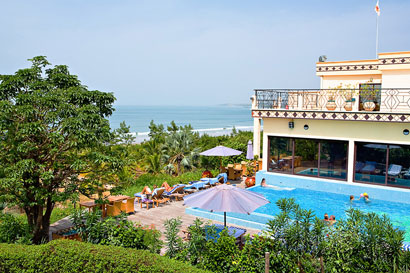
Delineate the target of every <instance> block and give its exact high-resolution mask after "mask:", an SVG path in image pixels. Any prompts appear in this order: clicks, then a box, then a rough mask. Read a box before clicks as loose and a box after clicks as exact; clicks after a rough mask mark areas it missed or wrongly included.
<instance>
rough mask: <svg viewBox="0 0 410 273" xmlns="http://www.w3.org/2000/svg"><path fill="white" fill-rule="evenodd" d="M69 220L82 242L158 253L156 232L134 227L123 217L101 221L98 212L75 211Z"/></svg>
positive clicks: (159, 242) (159, 244)
mask: <svg viewBox="0 0 410 273" xmlns="http://www.w3.org/2000/svg"><path fill="white" fill-rule="evenodd" d="M71 219H72V221H73V223H74V226H75V228H76V229H77V230H78V231H79V232H80V235H81V238H82V240H83V241H84V242H89V243H93V244H100V245H112V246H121V247H125V248H136V249H145V250H149V251H151V252H153V253H159V251H160V250H161V247H162V241H161V240H160V239H159V238H160V236H161V233H160V232H159V231H158V230H151V229H145V228H143V227H141V226H135V224H134V223H133V222H131V221H128V220H127V218H126V217H125V216H124V217H123V216H119V217H116V218H112V217H107V218H104V219H102V218H101V214H100V213H99V212H95V213H88V212H82V211H81V210H78V211H75V212H74V213H73V214H72V216H71Z"/></svg>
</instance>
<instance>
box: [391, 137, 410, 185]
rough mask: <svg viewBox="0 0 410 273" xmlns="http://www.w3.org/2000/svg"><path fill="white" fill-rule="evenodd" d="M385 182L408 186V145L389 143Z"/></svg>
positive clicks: (409, 160)
mask: <svg viewBox="0 0 410 273" xmlns="http://www.w3.org/2000/svg"><path fill="white" fill-rule="evenodd" d="M388 161H389V168H388V169H387V184H388V185H390V186H399V187H410V146H407V145H389V157H388Z"/></svg>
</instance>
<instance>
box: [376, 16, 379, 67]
mask: <svg viewBox="0 0 410 273" xmlns="http://www.w3.org/2000/svg"><path fill="white" fill-rule="evenodd" d="M378 57H379V15H377V14H376V59H377V58H378Z"/></svg>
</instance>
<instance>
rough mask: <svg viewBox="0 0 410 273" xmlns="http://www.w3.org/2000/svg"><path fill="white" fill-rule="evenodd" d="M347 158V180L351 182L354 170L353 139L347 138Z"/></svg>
mask: <svg viewBox="0 0 410 273" xmlns="http://www.w3.org/2000/svg"><path fill="white" fill-rule="evenodd" d="M348 154H349V158H348V159H347V182H348V183H353V176H354V173H353V170H354V164H355V163H354V140H349V152H348Z"/></svg>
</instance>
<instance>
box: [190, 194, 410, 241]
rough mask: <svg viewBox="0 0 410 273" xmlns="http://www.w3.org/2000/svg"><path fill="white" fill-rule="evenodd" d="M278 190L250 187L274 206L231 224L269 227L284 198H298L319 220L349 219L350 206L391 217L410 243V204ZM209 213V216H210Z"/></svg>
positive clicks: (238, 216)
mask: <svg viewBox="0 0 410 273" xmlns="http://www.w3.org/2000/svg"><path fill="white" fill-rule="evenodd" d="M278 189H282V188H280V187H278V188H276V189H273V188H269V187H261V186H255V187H253V188H250V189H249V190H250V191H253V192H257V193H260V194H263V195H264V196H265V197H266V198H267V199H268V200H269V201H270V202H271V203H269V204H267V205H265V206H262V207H260V208H258V209H256V210H255V211H254V212H253V213H251V214H250V215H246V214H240V213H227V216H228V222H229V223H233V224H239V225H243V226H248V227H253V228H261V227H262V228H263V227H266V226H265V225H264V224H266V223H267V222H268V221H269V220H271V219H273V217H274V215H277V214H278V213H279V212H280V210H279V208H278V207H277V206H276V204H275V202H276V201H277V200H279V199H281V198H295V200H296V202H297V203H298V204H299V205H300V206H301V207H302V208H304V209H312V210H313V211H314V212H315V214H316V216H317V217H319V218H323V216H324V214H325V213H327V214H329V216H330V215H332V214H333V215H335V216H336V220H337V219H341V218H346V214H345V211H346V210H347V209H349V208H350V207H353V208H356V209H360V210H361V211H364V212H375V213H377V214H379V215H382V214H387V215H388V216H389V217H390V218H391V220H392V223H393V225H394V226H395V227H398V228H400V229H402V230H405V231H406V234H405V241H406V242H410V214H409V213H408V212H409V211H410V204H404V203H398V202H391V201H383V200H378V199H373V198H372V196H370V198H371V202H369V203H365V202H364V200H357V199H358V198H359V196H355V199H356V200H355V201H354V202H353V203H352V204H351V203H350V201H349V196H350V195H346V194H339V193H328V192H321V191H315V190H309V189H303V188H294V189H292V190H278ZM190 210H191V211H192V210H197V211H198V212H199V213H200V214H202V215H199V214H195V213H190V214H194V215H197V216H202V217H206V218H210V219H215V220H219V216H222V213H209V212H206V211H202V210H198V209H190ZM188 213H189V212H188ZM207 214H208V216H206V215H207ZM212 216H214V217H212ZM255 224H256V225H255ZM258 224H259V225H258Z"/></svg>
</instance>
